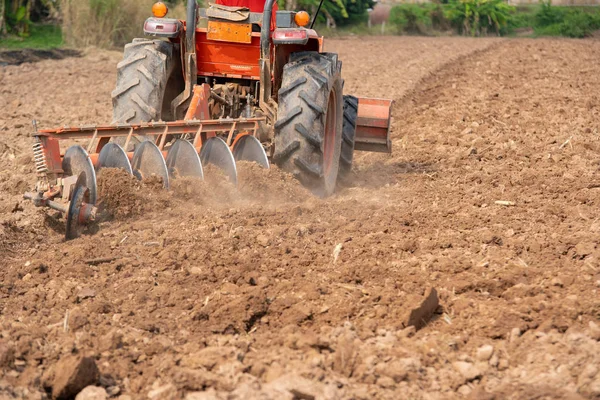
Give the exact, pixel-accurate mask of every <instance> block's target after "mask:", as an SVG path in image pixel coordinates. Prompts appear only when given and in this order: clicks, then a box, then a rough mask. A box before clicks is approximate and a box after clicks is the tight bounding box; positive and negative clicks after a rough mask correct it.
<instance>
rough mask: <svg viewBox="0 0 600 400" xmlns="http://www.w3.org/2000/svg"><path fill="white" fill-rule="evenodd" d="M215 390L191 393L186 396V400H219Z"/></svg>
mask: <svg viewBox="0 0 600 400" xmlns="http://www.w3.org/2000/svg"><path fill="white" fill-rule="evenodd" d="M219 399H220V398H219V396H217V392H216V391H215V389H210V390H207V391H206V392H191V393H188V394H187V395H186V396H185V400H219Z"/></svg>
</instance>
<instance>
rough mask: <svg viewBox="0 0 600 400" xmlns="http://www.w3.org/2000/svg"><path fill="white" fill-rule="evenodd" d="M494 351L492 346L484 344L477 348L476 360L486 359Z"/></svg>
mask: <svg viewBox="0 0 600 400" xmlns="http://www.w3.org/2000/svg"><path fill="white" fill-rule="evenodd" d="M493 353H494V346H492V345H490V344H486V345H483V346H481V347H480V348H478V349H477V360H479V361H488V360H489V359H490V358H491V357H492V354H493Z"/></svg>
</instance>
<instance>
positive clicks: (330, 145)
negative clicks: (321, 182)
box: [323, 90, 337, 180]
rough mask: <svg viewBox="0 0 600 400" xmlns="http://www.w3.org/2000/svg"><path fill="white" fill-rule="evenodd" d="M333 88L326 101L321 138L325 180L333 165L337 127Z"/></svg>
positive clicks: (335, 100)
mask: <svg viewBox="0 0 600 400" xmlns="http://www.w3.org/2000/svg"><path fill="white" fill-rule="evenodd" d="M336 102H337V99H336V94H335V90H332V91H331V93H330V94H329V101H328V103H327V114H326V116H325V138H324V140H323V176H324V178H325V180H327V177H328V176H329V174H330V173H331V169H332V167H333V161H334V160H333V158H334V155H335V134H336V132H335V131H336V128H337V123H336V121H337V115H336V113H337V109H336V107H335V105H336V104H337V103H336Z"/></svg>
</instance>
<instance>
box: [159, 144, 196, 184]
mask: <svg viewBox="0 0 600 400" xmlns="http://www.w3.org/2000/svg"><path fill="white" fill-rule="evenodd" d="M166 164H167V170H168V171H169V176H170V177H171V178H175V177H177V176H191V177H194V178H200V179H204V173H203V171H202V163H201V162H200V157H199V156H198V153H197V152H196V149H195V148H194V146H193V145H192V144H191V143H190V142H188V141H187V140H181V139H179V140H176V141H175V143H173V145H172V146H171V148H170V149H169V153H168V154H167V162H166Z"/></svg>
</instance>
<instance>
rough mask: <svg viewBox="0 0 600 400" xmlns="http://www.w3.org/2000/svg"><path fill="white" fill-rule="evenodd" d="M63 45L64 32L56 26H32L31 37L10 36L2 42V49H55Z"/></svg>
mask: <svg viewBox="0 0 600 400" xmlns="http://www.w3.org/2000/svg"><path fill="white" fill-rule="evenodd" d="M62 45H63V39H62V32H61V29H60V27H59V26H56V25H38V24H32V25H31V29H30V31H29V36H27V37H20V36H8V37H6V38H2V40H1V41H0V48H1V49H42V50H43V49H54V48H57V47H61V46H62Z"/></svg>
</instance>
